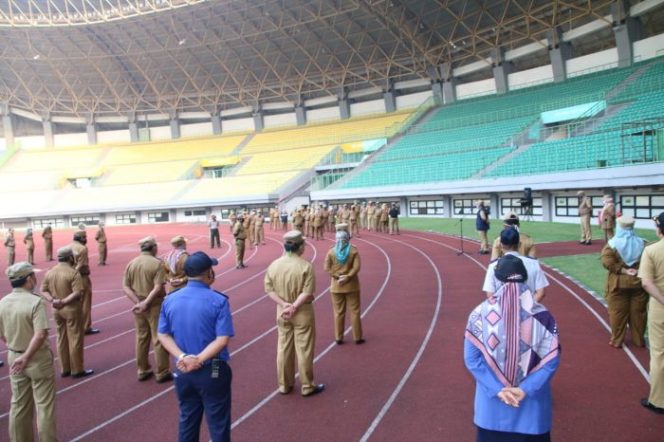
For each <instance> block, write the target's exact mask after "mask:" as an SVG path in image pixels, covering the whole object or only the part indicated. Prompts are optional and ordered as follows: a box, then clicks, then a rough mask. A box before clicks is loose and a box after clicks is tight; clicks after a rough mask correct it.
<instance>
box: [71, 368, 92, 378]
mask: <svg viewBox="0 0 664 442" xmlns="http://www.w3.org/2000/svg"><path fill="white" fill-rule="evenodd" d="M91 374H95V371H94V370H90V369H89V368H88V369H86V370H83V371H80V372H78V373H72V374H71V377H72V378H74V379H78V378H84V377H86V376H90V375H91Z"/></svg>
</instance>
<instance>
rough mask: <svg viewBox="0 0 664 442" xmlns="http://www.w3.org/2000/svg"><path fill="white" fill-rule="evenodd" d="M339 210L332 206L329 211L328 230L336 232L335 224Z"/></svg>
mask: <svg viewBox="0 0 664 442" xmlns="http://www.w3.org/2000/svg"><path fill="white" fill-rule="evenodd" d="M338 213H339V212H338V210H337V208H336V207H334V206H330V208H329V209H328V211H327V231H328V232H334V225H335V224H336V220H337V214H338Z"/></svg>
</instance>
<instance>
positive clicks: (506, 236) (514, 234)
mask: <svg viewBox="0 0 664 442" xmlns="http://www.w3.org/2000/svg"><path fill="white" fill-rule="evenodd" d="M500 243H501V244H505V245H506V246H516V245H518V244H519V232H518V231H517V230H516V229H515V228H514V227H508V228H506V229H503V231H502V232H500Z"/></svg>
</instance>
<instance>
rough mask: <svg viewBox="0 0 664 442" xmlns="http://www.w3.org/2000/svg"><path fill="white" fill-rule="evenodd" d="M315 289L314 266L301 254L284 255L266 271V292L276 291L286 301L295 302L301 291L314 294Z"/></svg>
mask: <svg viewBox="0 0 664 442" xmlns="http://www.w3.org/2000/svg"><path fill="white" fill-rule="evenodd" d="M315 290H316V277H315V275H314V267H313V265H312V264H311V263H310V262H309V261H306V260H304V259H302V258H301V257H299V256H296V255H292V256H289V255H283V256H282V257H281V258H278V259H277V260H275V261H274V262H272V264H270V266H269V267H268V268H267V272H266V273H265V292H266V293H270V292H274V293H276V294H277V295H278V296H279V297H280V298H281V299H283V300H284V301H286V302H289V303H292V302H295V300H296V299H297V297H298V296H299V295H300V293H307V294H311V295H313V293H314V291H315Z"/></svg>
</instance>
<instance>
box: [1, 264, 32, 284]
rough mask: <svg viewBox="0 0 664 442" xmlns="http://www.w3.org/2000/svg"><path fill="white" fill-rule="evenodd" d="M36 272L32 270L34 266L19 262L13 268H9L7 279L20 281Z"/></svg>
mask: <svg viewBox="0 0 664 442" xmlns="http://www.w3.org/2000/svg"><path fill="white" fill-rule="evenodd" d="M34 272H35V271H34V269H33V268H32V264H30V263H29V262H25V261H23V262H17V263H16V264H14V265H12V266H9V267H7V271H6V272H5V273H6V274H7V277H8V278H9V280H10V281H18V280H19V279H23V278H25V277H26V276H28V275H30V274H31V273H34Z"/></svg>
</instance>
